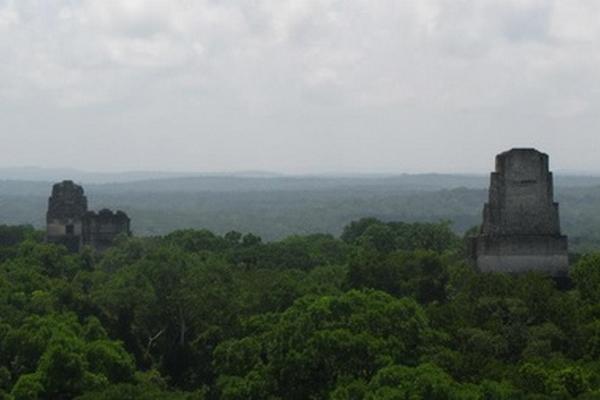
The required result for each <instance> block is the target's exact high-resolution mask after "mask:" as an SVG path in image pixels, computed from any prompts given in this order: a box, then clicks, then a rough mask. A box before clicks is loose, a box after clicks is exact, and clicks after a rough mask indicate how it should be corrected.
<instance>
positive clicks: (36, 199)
mask: <svg viewBox="0 0 600 400" xmlns="http://www.w3.org/2000/svg"><path fill="white" fill-rule="evenodd" d="M65 178H68V176H65ZM58 180H60V179H56V180H53V181H45V182H39V181H22V180H0V224H31V225H33V226H35V227H38V228H42V227H43V226H44V224H45V213H46V207H47V201H48V196H49V195H50V190H51V185H52V183H53V182H55V181H58ZM555 181H556V185H555V195H556V200H557V201H559V202H560V215H561V221H562V227H563V231H564V232H565V233H566V234H567V235H569V237H570V246H571V249H572V250H573V249H574V250H577V251H585V250H588V249H600V177H595V176H570V175H560V174H558V175H556V176H555ZM80 182H81V181H80ZM488 182H489V176H487V175H486V176H484V175H442V174H423V175H397V176H367V175H365V176H355V177H350V176H347V177H334V176H263V177H259V176H216V175H215V176H188V177H172V178H159V179H151V180H138V181H131V182H121V183H104V184H92V183H85V181H84V182H82V183H83V185H84V189H85V191H86V194H87V195H88V199H89V203H90V207H91V208H93V209H101V208H104V207H107V208H111V209H122V210H123V211H125V212H127V213H128V214H129V215H130V217H131V219H132V229H133V231H134V233H135V234H136V235H141V236H145V235H163V234H167V233H169V232H172V231H174V230H177V229H184V228H195V229H202V228H205V229H209V230H211V231H214V232H216V233H220V234H223V233H226V232H228V231H231V230H236V231H240V232H252V233H255V234H258V235H260V236H261V237H262V238H263V239H264V240H278V239H281V238H284V237H286V236H290V235H294V234H310V233H330V234H333V235H339V234H340V233H341V230H342V229H343V227H344V226H346V225H347V224H348V223H349V222H350V221H353V220H357V219H360V218H363V217H376V218H379V219H381V220H384V221H405V222H417V221H419V222H438V221H440V220H448V221H451V222H452V223H453V229H455V230H456V231H457V232H458V233H463V232H465V231H466V230H467V229H469V228H471V227H473V226H475V225H478V224H479V223H481V211H482V207H483V203H484V202H485V201H486V199H487V187H488Z"/></svg>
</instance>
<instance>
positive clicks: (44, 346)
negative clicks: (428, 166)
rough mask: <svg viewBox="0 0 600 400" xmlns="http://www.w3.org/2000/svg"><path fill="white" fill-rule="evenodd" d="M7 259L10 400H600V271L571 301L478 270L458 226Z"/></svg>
mask: <svg viewBox="0 0 600 400" xmlns="http://www.w3.org/2000/svg"><path fill="white" fill-rule="evenodd" d="M0 244H1V245H0V398H4V399H14V400H25V399H27V400H30V399H31V400H33V399H81V400H109V399H110V400H129V399H142V400H155V399H156V400H157V399H167V400H169V399H171V400H183V399H187V400H192V399H206V400H208V399H224V400H233V399H239V400H242V399H244V400H245V399H257V400H258V399H272V400H275V399H286V400H301V399H302V400H304V399H332V400H350V399H370V400H374V399H383V400H385V399H482V400H483V399H490V400H492V399H600V255H597V254H596V255H594V254H590V255H585V256H582V257H574V259H577V261H576V262H575V263H574V266H573V267H572V269H571V278H572V285H571V286H568V287H564V286H565V285H564V284H561V285H562V286H561V287H560V288H559V287H557V283H556V282H555V281H554V280H552V279H551V278H549V277H546V276H542V275H538V274H533V273H532V274H526V275H519V276H509V275H503V274H482V273H478V272H476V271H474V270H473V268H472V267H470V266H469V265H468V264H467V263H466V262H465V250H464V249H465V244H464V241H463V239H462V238H461V237H459V236H457V235H456V234H455V233H453V231H452V230H451V229H450V227H449V225H448V224H447V223H410V224H409V223H401V222H396V223H383V222H381V221H379V220H377V219H373V218H370V219H362V220H358V221H355V222H353V223H351V224H349V225H347V226H346V228H345V229H344V231H343V233H342V235H341V237H340V238H336V237H333V236H331V235H325V234H314V235H307V236H291V237H288V238H286V239H284V240H281V241H278V242H263V241H262V240H261V238H260V237H258V236H256V235H253V234H241V233H238V232H229V233H227V234H225V235H223V236H220V235H216V234H213V233H211V232H209V231H206V230H181V231H175V232H173V233H171V234H168V235H166V236H162V237H148V238H127V237H121V238H119V240H118V241H117V243H116V244H115V247H114V248H112V249H110V250H109V251H107V252H106V253H104V254H96V253H94V252H93V251H92V250H91V249H85V250H84V251H82V252H81V253H80V254H69V253H68V252H67V251H66V250H65V248H63V247H60V246H56V245H50V244H45V243H43V241H42V234H41V233H40V232H39V231H36V230H34V229H33V228H30V227H14V226H13V227H11V226H2V227H0Z"/></svg>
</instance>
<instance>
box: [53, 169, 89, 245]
mask: <svg viewBox="0 0 600 400" xmlns="http://www.w3.org/2000/svg"><path fill="white" fill-rule="evenodd" d="M87 207H88V203H87V198H86V197H85V195H84V193H83V188H82V187H81V186H79V185H76V184H75V183H73V181H63V182H61V183H57V184H55V185H54V186H53V187H52V195H51V196H50V198H49V199H48V212H47V213H46V240H47V241H48V242H50V243H57V244H62V245H64V246H66V247H67V248H68V249H69V250H70V251H78V250H79V248H80V246H81V234H82V231H83V224H82V218H83V215H84V214H85V213H86V212H87Z"/></svg>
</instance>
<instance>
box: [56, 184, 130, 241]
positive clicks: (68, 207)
mask: <svg viewBox="0 0 600 400" xmlns="http://www.w3.org/2000/svg"><path fill="white" fill-rule="evenodd" d="M120 234H126V235H130V234H131V232H130V220H129V217H128V216H127V214H125V213H124V212H123V211H117V212H116V213H113V212H112V211H110V210H107V209H104V210H101V211H100V212H98V213H96V212H94V211H88V204H87V197H85V195H84V193H83V188H82V187H81V186H79V185H76V184H75V183H73V182H72V181H63V182H61V183H57V184H55V185H54V186H53V187H52V195H51V196H50V198H49V199H48V212H47V213H46V240H47V241H48V242H50V243H58V244H62V245H64V246H66V247H67V249H69V250H70V251H74V252H76V251H79V250H80V249H81V248H82V247H83V246H91V247H93V248H95V249H96V250H98V251H103V250H106V249H107V248H108V247H110V246H111V245H112V243H113V241H114V239H115V237H117V236H118V235H120Z"/></svg>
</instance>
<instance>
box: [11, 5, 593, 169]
mask: <svg viewBox="0 0 600 400" xmlns="http://www.w3.org/2000/svg"><path fill="white" fill-rule="evenodd" d="M598 50H600V3H598V2H594V1H585V0H578V1H570V2H558V1H542V0H511V1H500V0H489V1H482V2H444V1H438V0H413V1H408V0H407V1H402V2H395V1H391V0H384V1H380V2H376V3H374V2H367V1H362V0H360V1H359V0H351V1H344V2H340V1H334V0H326V1H318V2H317V1H315V2H313V1H285V0H257V1H254V2H244V1H240V0H232V1H229V2H213V1H210V0H206V1H194V2H190V1H185V0H170V1H167V0H164V1H140V0H124V1H119V2H113V1H103V2H100V1H93V0H75V1H74V0H57V1H55V2H52V3H46V2H39V1H35V0H19V1H16V0H0V59H1V60H2V63H0V121H2V128H1V129H0V146H1V148H2V150H3V151H2V155H1V157H0V168H7V167H20V166H24V165H35V166H40V167H44V168H75V169H78V170H82V171H97V172H100V173H102V172H105V173H114V172H120V171H165V172H177V173H179V172H186V171H190V172H193V173H211V172H212V173H214V172H229V173H233V172H236V171H269V172H275V173H286V174H319V173H336V174H344V173H349V174H355V173H388V174H389V173H391V174H401V173H477V174H487V173H489V171H490V170H491V169H492V168H493V162H494V156H495V155H496V154H497V153H499V152H501V151H504V150H507V149H509V148H512V147H535V148H538V149H539V150H541V151H544V152H546V153H548V154H549V155H550V164H551V169H552V170H554V171H576V172H578V173H600V167H599V166H598V162H597V154H598V152H599V150H600V140H598V129H597V127H598V126H599V124H598V123H599V122H600V112H599V111H600V56H599V54H600V52H599V51H598Z"/></svg>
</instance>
